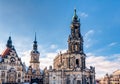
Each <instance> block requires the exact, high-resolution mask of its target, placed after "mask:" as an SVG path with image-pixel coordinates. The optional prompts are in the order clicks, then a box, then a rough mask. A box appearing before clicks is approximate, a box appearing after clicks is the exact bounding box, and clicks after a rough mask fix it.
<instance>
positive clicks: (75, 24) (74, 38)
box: [68, 9, 83, 54]
mask: <svg viewBox="0 0 120 84" xmlns="http://www.w3.org/2000/svg"><path fill="white" fill-rule="evenodd" d="M70 27H71V34H70V35H69V37H68V52H69V53H76V54H78V53H83V37H82V35H81V32H80V19H78V16H77V14H76V9H75V10H74V15H73V18H72V22H71V26H70Z"/></svg>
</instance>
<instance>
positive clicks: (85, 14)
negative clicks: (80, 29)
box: [80, 12, 88, 18]
mask: <svg viewBox="0 0 120 84" xmlns="http://www.w3.org/2000/svg"><path fill="white" fill-rule="evenodd" d="M80 16H81V17H84V18H86V17H88V14H87V13H85V12H82V13H80Z"/></svg>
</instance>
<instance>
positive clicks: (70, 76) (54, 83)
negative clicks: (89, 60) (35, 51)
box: [44, 9, 95, 84]
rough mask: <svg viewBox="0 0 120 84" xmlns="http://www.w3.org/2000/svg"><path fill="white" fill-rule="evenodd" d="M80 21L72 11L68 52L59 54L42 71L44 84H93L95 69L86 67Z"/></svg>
mask: <svg viewBox="0 0 120 84" xmlns="http://www.w3.org/2000/svg"><path fill="white" fill-rule="evenodd" d="M80 25H81V24H80V19H79V18H78V16H77V14H76V9H75V10H74V16H73V18H72V22H71V25H70V27H71V28H70V30H71V33H70V35H69V37H68V41H67V42H68V50H67V52H65V53H61V52H60V53H59V55H57V56H56V57H55V58H54V60H53V68H52V66H50V67H49V69H48V70H47V68H45V69H44V84H95V67H92V66H90V69H89V68H87V67H86V62H85V59H86V54H85V53H84V50H83V37H82V35H81V31H80Z"/></svg>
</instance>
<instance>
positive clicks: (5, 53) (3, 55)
mask: <svg viewBox="0 0 120 84" xmlns="http://www.w3.org/2000/svg"><path fill="white" fill-rule="evenodd" d="M9 52H10V48H6V49H5V50H4V51H3V53H2V54H1V56H2V58H4V57H5V56H6V55H8V54H9Z"/></svg>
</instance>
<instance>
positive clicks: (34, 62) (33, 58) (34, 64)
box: [30, 33, 40, 70]
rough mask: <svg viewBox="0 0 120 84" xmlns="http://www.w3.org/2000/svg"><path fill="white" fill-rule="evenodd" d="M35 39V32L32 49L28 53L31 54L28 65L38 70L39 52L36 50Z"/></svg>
mask: <svg viewBox="0 0 120 84" xmlns="http://www.w3.org/2000/svg"><path fill="white" fill-rule="evenodd" d="M37 47H38V45H37V41H36V33H35V40H34V42H33V50H32V51H31V53H30V55H31V60H30V65H31V67H32V68H33V69H34V70H39V63H40V62H39V56H40V53H39V51H38V50H37Z"/></svg>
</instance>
